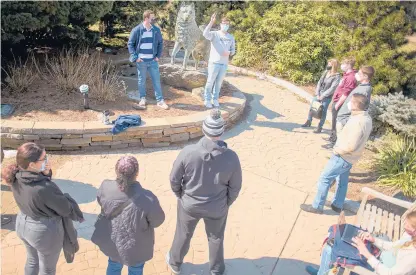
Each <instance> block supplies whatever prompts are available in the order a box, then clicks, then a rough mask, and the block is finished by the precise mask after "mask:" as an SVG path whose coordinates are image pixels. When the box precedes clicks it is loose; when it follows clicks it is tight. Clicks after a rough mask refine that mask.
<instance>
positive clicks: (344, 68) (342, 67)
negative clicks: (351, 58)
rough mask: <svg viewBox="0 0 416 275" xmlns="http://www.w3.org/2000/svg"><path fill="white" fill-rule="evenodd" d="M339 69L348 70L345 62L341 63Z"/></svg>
mask: <svg viewBox="0 0 416 275" xmlns="http://www.w3.org/2000/svg"><path fill="white" fill-rule="evenodd" d="M341 70H342V71H343V72H346V71H348V66H347V64H341Z"/></svg>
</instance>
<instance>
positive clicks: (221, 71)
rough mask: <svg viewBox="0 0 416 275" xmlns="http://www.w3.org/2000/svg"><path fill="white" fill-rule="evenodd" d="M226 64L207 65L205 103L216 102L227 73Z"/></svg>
mask: <svg viewBox="0 0 416 275" xmlns="http://www.w3.org/2000/svg"><path fill="white" fill-rule="evenodd" d="M227 67H228V66H227V64H219V63H209V64H208V78H207V84H206V85H205V101H211V97H212V98H213V99H214V100H218V97H219V95H220V90H221V85H222V81H223V80H224V78H225V74H226V73H227Z"/></svg>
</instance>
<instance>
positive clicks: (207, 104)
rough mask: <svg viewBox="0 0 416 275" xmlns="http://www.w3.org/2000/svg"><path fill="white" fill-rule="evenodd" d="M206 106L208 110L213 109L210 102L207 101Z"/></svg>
mask: <svg viewBox="0 0 416 275" xmlns="http://www.w3.org/2000/svg"><path fill="white" fill-rule="evenodd" d="M204 105H205V107H207V108H208V109H211V108H212V104H211V102H209V101H205V102H204Z"/></svg>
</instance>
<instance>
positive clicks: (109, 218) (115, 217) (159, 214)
mask: <svg viewBox="0 0 416 275" xmlns="http://www.w3.org/2000/svg"><path fill="white" fill-rule="evenodd" d="M138 173H139V163H138V162H137V159H136V158H135V157H133V156H126V157H122V158H120V159H119V160H118V161H117V164H116V175H117V178H116V180H105V181H104V182H103V183H102V184H101V187H100V189H99V190H98V194H97V201H98V203H99V204H100V206H101V214H100V215H99V217H98V219H97V222H96V224H95V231H94V233H93V235H92V238H91V241H92V242H93V243H95V244H96V245H97V246H98V247H99V248H100V249H101V251H102V252H103V253H104V254H105V255H106V256H108V257H109V259H108V267H107V275H120V274H121V270H122V269H123V265H126V266H128V267H129V275H142V274H143V268H144V264H145V262H146V261H148V260H150V259H152V258H153V249H154V243H155V230H154V229H155V228H156V227H158V226H160V225H161V224H162V223H163V222H164V220H165V213H164V212H163V209H162V207H161V206H160V204H159V201H158V199H157V198H156V196H155V195H154V194H153V193H152V192H150V191H149V190H146V189H144V188H143V187H142V186H141V185H140V183H139V182H138V181H136V179H137V176H138Z"/></svg>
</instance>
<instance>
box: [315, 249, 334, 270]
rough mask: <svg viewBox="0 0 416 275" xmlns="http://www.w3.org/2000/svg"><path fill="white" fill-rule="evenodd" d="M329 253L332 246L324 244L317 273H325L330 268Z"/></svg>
mask: <svg viewBox="0 0 416 275" xmlns="http://www.w3.org/2000/svg"><path fill="white" fill-rule="evenodd" d="M331 253H332V247H330V246H329V245H327V244H326V245H325V247H324V248H323V249H322V254H321V264H320V265H319V271H318V275H327V274H328V272H329V270H330V269H331V268H332V265H331Z"/></svg>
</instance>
